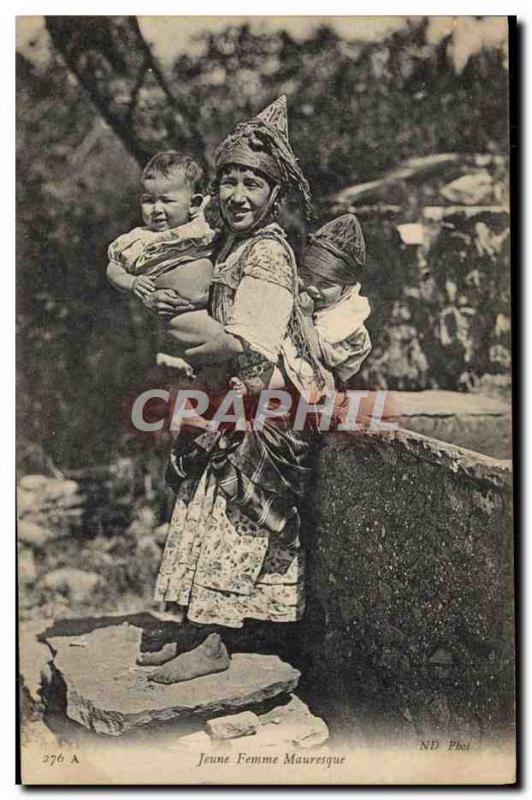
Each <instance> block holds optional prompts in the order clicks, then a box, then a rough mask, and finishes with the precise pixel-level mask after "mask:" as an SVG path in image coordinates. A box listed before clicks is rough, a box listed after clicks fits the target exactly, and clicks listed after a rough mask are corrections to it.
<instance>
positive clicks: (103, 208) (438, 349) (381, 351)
mask: <svg viewBox="0 0 532 800" xmlns="http://www.w3.org/2000/svg"><path fill="white" fill-rule="evenodd" d="M16 58H17V98H18V102H17V116H18V125H17V136H18V154H17V159H18V168H17V201H18V218H17V249H18V252H17V262H18V309H17V310H18V395H17V396H18V443H19V444H18V459H19V475H20V476H22V477H21V480H20V483H19V490H20V491H19V512H20V516H21V517H22V518H23V519H24V522H23V523H22V522H21V523H20V525H19V541H20V542H21V551H20V557H19V574H20V577H21V580H22V585H23V587H24V593H23V594H24V597H23V602H22V605H23V609H25V611H24V613H26V612H27V613H30V612H31V613H33V611H32V609H33V610H34V611H35V613H37V611H36V610H37V609H40V611H39V613H59V612H61V613H71V612H72V609H75V608H78V610H79V609H81V608H85V607H86V604H87V603H88V607H90V608H100V607H101V608H106V609H110V608H112V607H114V606H116V607H121V608H128V609H131V608H133V607H134V606H135V603H140V604H141V607H142V603H144V602H147V598H149V597H150V596H151V590H152V586H153V580H154V576H155V572H156V570H157V565H158V562H159V559H160V548H161V547H162V546H163V544H164V540H165V536H166V527H165V523H166V520H167V519H168V513H169V508H170V507H171V498H169V497H168V496H167V495H166V494H165V489H164V481H163V474H164V462H165V460H166V454H167V448H168V443H167V441H166V439H165V437H164V436H163V437H161V438H160V439H159V440H154V437H153V435H148V434H144V435H140V434H135V435H134V434H133V433H132V432H131V426H130V425H129V424H128V417H129V413H130V408H131V401H132V399H133V398H134V397H135V396H136V394H137V393H138V391H140V390H143V389H145V388H146V386H147V385H148V384H149V381H152V380H153V381H154V382H156V381H157V375H156V374H155V373H154V372H153V362H154V352H155V342H156V334H155V329H154V321H153V319H152V318H151V317H150V315H149V313H147V311H146V310H145V309H144V308H143V307H141V306H139V305H138V304H137V303H136V302H135V301H133V300H131V299H128V298H126V297H124V296H123V295H120V294H118V293H117V292H115V291H114V290H112V289H111V288H110V286H109V285H108V284H107V281H106V277H105V271H106V266H107V258H106V253H107V246H108V244H109V243H110V242H111V241H112V240H113V239H114V238H115V237H116V236H117V235H118V234H119V233H122V232H124V231H126V230H129V229H130V228H132V227H134V226H135V225H137V224H139V222H140V217H139V176H140V169H141V166H142V165H143V164H144V163H145V162H146V161H147V160H148V158H149V157H150V156H151V155H152V154H153V153H154V152H156V151H157V150H160V149H165V148H174V149H182V150H185V151H187V152H191V153H194V154H196V155H197V156H198V157H199V158H201V159H202V160H203V161H204V163H205V165H206V167H207V169H210V167H211V166H212V159H213V153H214V149H215V147H216V145H217V144H218V143H219V141H220V140H221V138H222V137H223V136H225V135H226V134H227V133H228V132H229V131H231V129H232V128H233V126H234V125H235V124H236V123H237V122H239V121H241V120H244V119H247V118H249V117H250V116H252V115H254V114H255V113H256V112H258V111H259V110H261V109H262V108H263V107H264V106H265V105H267V104H268V103H269V102H271V101H272V100H273V99H275V98H276V97H277V96H278V95H280V94H281V93H285V94H286V95H287V96H288V104H289V126H290V136H291V141H292V145H293V148H294V150H295V152H296V154H297V156H298V157H299V159H300V162H301V165H302V168H303V171H304V172H305V174H306V175H307V177H308V179H309V181H310V184H311V188H312V190H313V195H314V206H315V211H316V218H315V220H314V221H313V222H312V224H311V226H310V229H312V228H314V229H315V228H316V227H318V226H319V225H320V224H322V223H323V222H325V221H326V220H328V219H330V218H331V217H332V216H334V215H335V214H339V213H343V212H345V211H347V210H350V211H354V212H355V213H356V214H357V215H358V216H359V218H360V220H361V223H362V226H363V230H364V233H365V236H366V239H367V245H368V254H369V255H368V264H367V268H366V269H365V271H364V272H363V273H361V275H360V280H361V283H362V287H363V293H365V294H366V295H367V296H368V298H369V300H370V302H371V306H372V316H371V317H370V320H369V323H368V327H369V329H370V333H371V337H372V340H373V344H374V348H373V352H372V353H371V355H370V356H369V358H368V360H367V362H366V363H365V365H364V368H363V371H362V372H361V373H360V375H359V381H360V386H363V387H368V388H390V389H397V390H413V391H416V390H421V389H447V390H453V391H458V392H467V393H471V392H477V393H483V394H492V395H493V394H495V395H499V396H500V395H502V396H506V397H507V396H508V393H509V387H510V378H509V374H510V367H511V363H510V339H509V337H510V316H509V315H510V311H509V308H510V306H509V301H510V297H509V285H510V271H509V270H510V268H509V260H508V249H509V219H508V208H507V203H508V163H507V162H508V159H507V157H508V116H507V114H508V54H507V23H506V20H505V19H504V18H493V17H490V18H468V17H460V18H445V17H438V18H430V19H429V18H420V17H418V18H413V19H408V18H373V19H372V18H363V17H358V18H357V17H349V18H340V17H338V18H319V17H312V18H297V17H296V18H294V17H292V18H273V17H272V18H261V17H255V18H231V17H219V18H212V19H210V18H205V17H197V18H194V17H187V18H179V17H166V18H165V17H152V18H147V17H146V18H145V17H139V18H136V17H50V18H47V19H45V18H43V17H19V19H18V31H17V54H16ZM285 223H286V226H287V228H288V230H289V233H290V237H291V241H292V244H293V246H294V248H295V249H296V252H299V250H300V248H301V244H302V241H303V239H304V234H305V231H304V229H303V228H302V225H301V217H300V215H299V214H298V213H297V208H295V207H294V206H293V205H290V206H289V207H288V209H287V215H286V220H285ZM87 498H88V499H87ZM148 534H149V535H148ZM153 534H154V535H153ZM65 536H67V538H66V539H65V538H64V537H65ZM65 541H66V542H67V543H68V546H67V545H66V544H65ZM73 573H76V574H73ZM102 580H103V581H104V584H105V588H104V589H101V585H102ZM65 587H66V588H65ZM99 587H100V588H99ZM100 589H101V597H100V596H99V594H98V592H100ZM76 593H77V594H76ZM78 595H79V596H78ZM61 597H62V598H63V599H64V598H65V597H68V598H69V602H68V603H67V605H64V607H63V606H61V605H60V607H58V606H57V602H63V601H58V598H61ZM50 598H52V600H53V603H55V605H52V608H51V611H50V609H48V612H46V604H47V602H49V601H50V602H51V600H50ZM139 598H140V599H139ZM84 604H85V605H84ZM43 609H44V611H43Z"/></svg>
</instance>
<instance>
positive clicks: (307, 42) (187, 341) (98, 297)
mask: <svg viewBox="0 0 532 800" xmlns="http://www.w3.org/2000/svg"><path fill="white" fill-rule="evenodd" d="M513 26H514V21H513V20H508V19H507V18H505V17H413V18H407V17H393V18H391V17H390V18H386V17H356V16H353V17H302V16H300V17H249V18H246V17H178V16H174V17H149V16H146V17H135V16H120V17H119V16H98V17H90V16H89V17H78V16H50V17H19V18H18V21H17V43H16V64H17V146H18V154H17V155H18V162H17V163H18V166H17V243H18V244H17V270H18V273H17V274H18V278H17V315H18V382H19V383H18V445H17V454H18V472H17V508H18V631H19V674H20V685H19V711H20V713H19V726H20V727H19V730H20V757H21V776H20V779H21V781H22V783H24V784H28V785H39V784H54V785H67V784H69V785H92V784H94V785H97V784H110V785H133V784H161V785H163V784H173V785H181V784H191V785H194V784H211V785H213V784H214V785H226V784H257V785H263V784H276V785H279V784H283V785H285V784H286V785H301V784H329V785H335V784H337V785H342V784H351V785H365V784H366V785H367V784H377V785H380V784H383V785H384V784H406V785H415V784H428V785H432V784H435V785H438V784H439V785H441V784H452V785H457V784H465V785H471V784H483V785H501V784H512V783H514V781H515V771H516V766H515V680H514V678H515V658H514V649H515V648H514V638H515V624H514V577H513V575H514V565H513V553H514V550H513V541H514V533H513V507H512V424H511V398H512V394H511V392H512V381H511V368H512V356H511V308H510V299H511V298H510V294H511V292H510V288H511V287H510V218H509V174H510V165H509V153H510V124H509V114H510V110H509V109H510V105H509V96H510V95H509V86H511V81H512V74H513V72H512V70H513V66H512V65H513V51H512V48H511V47H509V41H511V39H512V36H511V32H512V30H513Z"/></svg>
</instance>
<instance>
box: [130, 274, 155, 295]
mask: <svg viewBox="0 0 532 800" xmlns="http://www.w3.org/2000/svg"><path fill="white" fill-rule="evenodd" d="M131 291H132V292H133V294H134V295H135V297H136V298H137V300H141V301H144V299H145V298H146V297H147V296H148V295H149V294H151V293H152V292H154V291H155V284H154V282H153V281H152V279H151V278H148V276H147V275H139V277H138V278H135V280H134V281H133V283H132V284H131Z"/></svg>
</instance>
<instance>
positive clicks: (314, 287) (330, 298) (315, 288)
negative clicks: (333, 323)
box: [301, 272, 345, 311]
mask: <svg viewBox="0 0 532 800" xmlns="http://www.w3.org/2000/svg"><path fill="white" fill-rule="evenodd" d="M301 278H302V280H303V285H304V287H305V291H306V293H307V294H308V296H309V297H311V298H312V299H313V300H314V309H315V310H316V311H319V310H320V309H323V308H327V307H328V306H332V305H333V304H334V303H336V302H337V301H338V300H339V299H340V297H341V296H342V294H343V293H344V289H345V286H342V285H341V284H339V283H328V282H327V281H324V280H323V278H320V277H319V276H316V275H311V274H310V273H304V272H302V273H301Z"/></svg>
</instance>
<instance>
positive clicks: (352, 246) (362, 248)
mask: <svg viewBox="0 0 532 800" xmlns="http://www.w3.org/2000/svg"><path fill="white" fill-rule="evenodd" d="M365 263H366V243H365V241H364V234H363V233H362V228H361V227H360V222H359V221H358V219H357V218H356V217H355V215H354V214H342V216H341V217H336V219H332V220H331V221H330V222H327V223H326V224H325V225H323V226H322V227H321V228H320V229H319V230H318V231H316V233H311V234H309V236H308V237H307V246H306V247H305V251H304V253H303V260H302V265H301V266H302V272H305V273H310V274H311V275H313V276H317V277H320V278H323V279H324V280H327V281H329V282H331V283H339V284H342V285H344V286H352V285H354V284H355V283H358V278H359V274H360V270H361V267H363V266H364V264H365Z"/></svg>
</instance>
